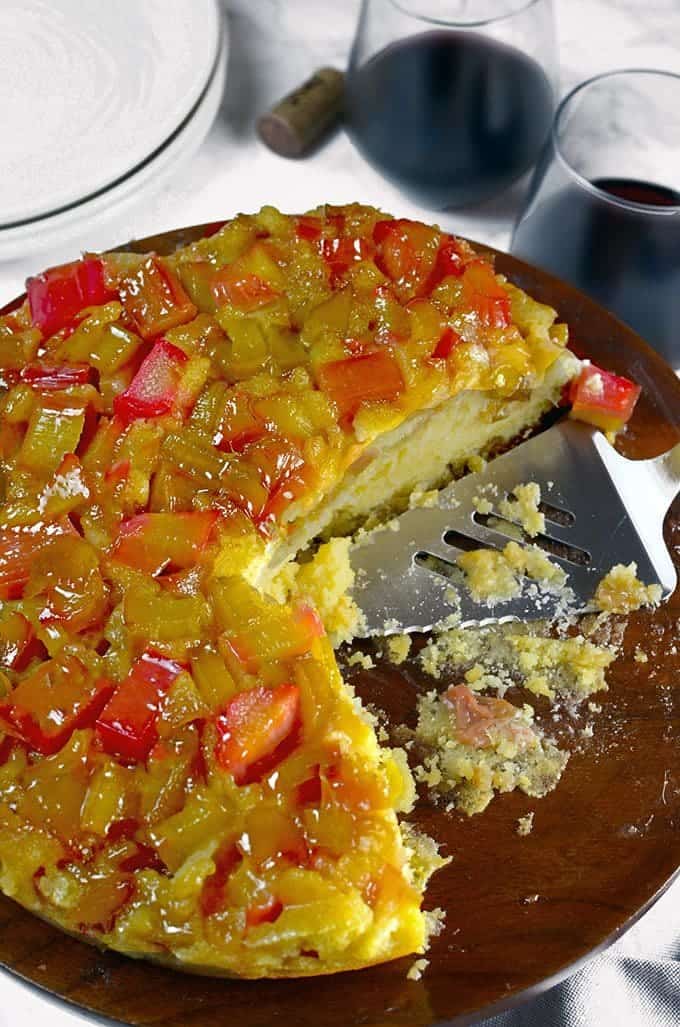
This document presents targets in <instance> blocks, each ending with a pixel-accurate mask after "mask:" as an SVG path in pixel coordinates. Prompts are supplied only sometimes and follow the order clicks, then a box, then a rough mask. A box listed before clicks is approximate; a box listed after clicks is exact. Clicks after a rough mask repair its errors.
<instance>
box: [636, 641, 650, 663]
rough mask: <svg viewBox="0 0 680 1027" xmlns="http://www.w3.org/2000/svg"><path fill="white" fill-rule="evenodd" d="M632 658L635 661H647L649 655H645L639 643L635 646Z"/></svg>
mask: <svg viewBox="0 0 680 1027" xmlns="http://www.w3.org/2000/svg"><path fill="white" fill-rule="evenodd" d="M633 659H634V660H635V662H636V663H649V657H648V656H647V653H646V652H645V651H644V649H641V648H640V646H639V645H638V646H636V647H635V653H634V654H633Z"/></svg>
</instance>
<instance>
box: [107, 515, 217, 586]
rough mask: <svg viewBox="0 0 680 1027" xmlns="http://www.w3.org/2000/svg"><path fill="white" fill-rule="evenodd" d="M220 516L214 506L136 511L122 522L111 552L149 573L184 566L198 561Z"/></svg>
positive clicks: (132, 565) (191, 565)
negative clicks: (167, 511) (209, 507)
mask: <svg viewBox="0 0 680 1027" xmlns="http://www.w3.org/2000/svg"><path fill="white" fill-rule="evenodd" d="M218 520H219V513H218V512H217V511H215V510H195V511H190V512H187V513H143V514H137V516H135V517H130V518H129V520H127V521H125V522H124V523H123V524H122V525H121V527H120V530H119V532H118V537H117V539H116V541H115V543H114V545H113V549H112V550H111V555H112V557H113V559H114V560H119V561H120V562H121V563H125V564H127V565H128V566H129V567H135V568H136V569H137V570H140V571H145V572H146V573H147V574H158V573H159V572H160V571H162V570H168V571H175V570H184V569H186V568H188V567H193V566H194V564H195V563H196V562H197V561H198V559H199V558H200V556H201V553H202V552H203V550H204V549H205V548H206V546H207V545H208V542H209V540H210V537H211V535H212V533H213V530H214V528H215V525H216V524H217V522H218Z"/></svg>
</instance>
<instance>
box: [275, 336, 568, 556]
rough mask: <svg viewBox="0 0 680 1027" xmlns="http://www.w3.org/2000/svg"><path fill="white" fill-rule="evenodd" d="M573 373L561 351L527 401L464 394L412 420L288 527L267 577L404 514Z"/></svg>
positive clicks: (500, 439)
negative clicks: (366, 526) (321, 546)
mask: <svg viewBox="0 0 680 1027" xmlns="http://www.w3.org/2000/svg"><path fill="white" fill-rule="evenodd" d="M578 366H579V361H578V359H577V358H576V357H575V356H574V355H573V353H571V352H569V351H568V350H565V351H564V352H563V353H562V354H561V355H560V357H559V358H558V359H557V360H556V361H555V363H554V364H553V365H552V366H551V367H550V368H549V370H548V372H547V373H546V376H545V379H544V380H543V382H542V383H541V384H540V385H539V386H537V387H536V388H535V389H534V390H533V391H532V392H531V393H530V394H529V396H528V397H523V398H521V399H509V400H505V401H502V402H501V401H500V400H498V399H497V398H496V397H493V396H492V395H490V394H489V393H486V392H476V391H472V390H470V391H466V392H462V393H459V394H458V395H457V396H455V397H453V398H452V399H449V400H446V401H445V402H443V403H441V404H440V406H438V407H436V408H435V409H431V410H426V411H421V412H419V413H417V414H413V415H412V416H411V417H410V418H408V419H407V420H406V421H404V422H403V423H402V424H400V425H399V426H398V427H397V428H395V429H393V430H392V431H390V432H387V433H386V434H385V435H383V436H381V437H380V438H378V439H376V440H375V441H374V442H372V443H371V444H370V445H369V446H368V447H367V448H366V449H365V450H364V452H363V453H362V455H361V456H360V457H359V458H358V459H357V460H356V462H355V463H354V464H353V465H352V466H351V467H350V468H349V470H348V471H347V472H346V474H345V475H344V477H343V480H342V482H341V483H340V485H339V486H338V487H337V489H336V490H335V491H334V492H332V493H331V494H330V495H329V496H327V497H326V498H325V500H324V501H323V503H322V504H320V505H318V506H317V507H315V508H314V509H313V510H312V511H311V512H310V513H309V514H307V515H306V516H305V517H304V518H303V519H301V520H300V521H299V522H293V525H292V528H291V530H290V532H289V535H288V537H287V539H286V540H285V542H281V543H280V544H279V545H278V546H277V547H276V549H275V550H274V552H273V553H272V554H271V557H270V563H269V565H268V568H267V571H268V570H270V569H276V568H277V567H280V566H281V564H283V563H285V561H286V560H288V559H291V558H292V557H293V556H295V554H296V553H298V552H300V551H301V550H303V549H304V548H305V547H306V546H307V545H308V544H309V542H310V541H311V540H312V539H314V538H317V537H319V536H325V537H330V536H333V535H346V534H348V533H350V532H351V531H353V530H354V529H356V528H357V527H358V526H359V525H361V524H362V523H363V522H365V521H366V520H367V519H368V518H369V517H370V518H371V520H372V521H379V520H381V519H384V518H385V516H386V514H388V513H393V512H398V511H399V510H402V509H405V508H406V507H407V506H408V503H409V497H410V496H411V495H412V493H414V492H415V493H424V492H427V491H428V490H429V489H432V488H435V487H438V486H440V485H441V484H443V483H444V482H446V481H447V480H448V479H449V478H450V477H451V476H452V475H453V474H455V473H456V472H458V471H460V470H462V469H463V468H464V467H465V465H466V463H467V462H468V461H469V460H470V457H471V456H473V455H481V456H484V455H486V454H487V453H489V452H490V451H491V450H493V449H494V448H496V447H497V446H499V445H502V444H503V443H507V442H509V441H511V440H512V439H514V438H517V437H518V436H519V435H521V434H522V432H523V431H525V430H526V429H527V428H528V427H531V426H532V425H534V424H536V423H537V422H538V421H539V420H540V418H541V417H542V415H543V414H544V413H546V412H547V411H548V410H549V409H551V408H552V407H554V406H555V405H556V403H557V402H558V401H559V397H560V393H561V391H562V387H563V386H564V384H565V383H566V382H568V381H569V380H570V379H571V378H572V377H573V376H574V374H575V373H576V371H577V369H578ZM267 571H265V573H267Z"/></svg>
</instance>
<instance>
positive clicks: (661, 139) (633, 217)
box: [512, 69, 680, 368]
mask: <svg viewBox="0 0 680 1027" xmlns="http://www.w3.org/2000/svg"><path fill="white" fill-rule="evenodd" d="M512 252H513V253H514V254H516V255H517V256H519V257H523V258H525V259H526V260H528V261H530V262H532V263H535V264H540V265H541V266H542V267H544V268H547V269H548V270H550V271H553V272H554V273H555V274H557V275H558V276H560V277H561V278H565V279H567V280H568V281H570V282H572V283H573V284H574V285H577V286H579V288H581V289H583V290H584V291H585V292H588V293H590V294H591V295H592V296H593V297H594V298H595V299H597V300H599V301H600V302H601V303H602V304H603V305H604V306H606V307H608V308H609V309H610V310H612V311H613V312H614V313H615V314H618V316H619V317H620V318H621V319H622V320H623V321H626V322H627V323H628V324H630V325H631V326H632V327H633V328H635V329H636V330H637V331H638V332H639V333H640V334H641V335H642V336H643V337H644V338H646V340H647V341H648V342H649V343H650V344H651V345H652V346H654V347H656V349H658V351H659V352H660V353H661V354H662V355H663V356H665V358H666V359H667V360H668V362H669V363H670V364H672V365H673V366H674V367H676V368H679V367H680V76H679V75H674V74H671V73H670V72H662V71H650V70H646V69H630V70H625V71H616V72H609V73H607V74H605V75H599V76H597V77H596V78H593V79H590V80H589V81H588V82H584V83H583V84H582V85H580V86H578V87H577V88H576V89H575V90H574V91H573V92H572V93H570V94H569V96H567V97H566V99H564V100H563V101H562V103H561V105H560V108H559V110H558V112H557V114H556V117H555V122H554V126H553V129H552V133H551V136H550V141H549V144H548V145H547V147H546V150H545V153H544V155H543V156H542V158H541V160H540V162H539V164H538V167H537V168H536V171H535V174H534V179H533V182H532V186H531V190H530V193H529V197H528V201H527V204H526V208H525V210H524V212H523V214H522V215H521V217H520V218H519V221H518V222H517V225H516V227H515V232H514V236H513V239H512Z"/></svg>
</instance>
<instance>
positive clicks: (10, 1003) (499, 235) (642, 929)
mask: <svg viewBox="0 0 680 1027" xmlns="http://www.w3.org/2000/svg"><path fill="white" fill-rule="evenodd" d="M1 2H2V0H0V3H1ZM222 2H223V4H224V7H225V11H226V15H227V18H228V20H229V25H230V30H231V53H230V64H229V71H228V76H227V87H226V91H225V98H224V102H223V105H222V108H221V110H220V113H219V116H218V118H217V121H216V123H215V125H214V127H213V129H212V131H211V133H210V135H209V137H208V139H207V140H206V142H205V143H204V144H203V146H202V147H201V149H200V151H199V152H198V153H197V154H196V155H195V156H194V157H193V158H192V160H191V162H190V163H189V165H188V166H185V167H184V168H182V169H179V170H178V172H177V175H176V176H175V177H174V178H173V179H171V180H170V181H169V183H168V184H167V185H166V186H165V187H164V188H163V189H162V191H161V192H160V193H159V194H158V195H157V196H156V197H155V198H154V199H153V200H152V201H145V202H144V204H143V205H142V206H141V207H140V208H138V209H136V210H133V211H131V212H130V211H128V213H127V214H126V217H125V219H124V220H121V219H113V220H110V221H108V222H107V223H106V225H104V226H101V227H98V226H97V225H93V226H92V227H91V229H90V230H88V231H87V232H84V233H83V235H82V237H81V239H80V244H81V246H82V248H89V249H104V248H106V247H108V246H112V245H114V244H115V243H117V242H120V241H122V240H126V239H129V238H132V237H140V236H143V235H146V234H150V233H152V232H158V231H161V230H163V229H166V228H168V229H169V228H175V227H178V226H180V225H188V224H196V223H200V222H203V221H214V220H216V219H218V218H223V217H228V216H230V215H232V214H234V213H236V212H237V211H238V210H246V211H248V210H253V209H256V208H257V207H259V206H260V205H262V204H263V203H273V204H275V205H277V206H279V207H280V208H281V209H283V210H286V211H295V210H304V209H305V208H308V207H311V206H314V205H315V204H317V203H321V202H324V201H331V202H338V203H342V202H346V201H350V200H362V201H364V202H368V203H375V204H376V205H378V206H381V207H383V208H384V209H385V210H389V211H392V212H393V213H395V214H402V215H409V214H411V215H415V216H418V215H421V216H422V217H424V218H425V219H427V218H428V215H427V212H424V211H419V210H418V209H417V208H415V207H413V206H412V205H410V204H408V203H406V202H405V201H404V200H402V199H401V198H400V196H399V195H398V194H397V193H396V191H395V190H394V189H393V188H392V187H391V186H389V185H387V184H386V183H385V182H383V181H382V180H381V179H380V177H379V176H378V175H377V174H376V173H375V172H373V171H372V170H371V169H370V168H369V167H368V166H367V165H366V164H365V163H364V162H363V161H362V159H361V158H360V157H359V156H358V155H357V154H356V153H355V151H354V150H353V148H352V146H351V144H350V143H349V141H348V140H347V138H346V137H345V136H344V135H342V134H340V135H338V136H336V137H335V138H334V139H333V140H332V142H331V143H330V144H329V145H328V146H327V147H325V148H324V149H322V150H321V151H319V152H318V153H317V154H315V156H314V157H313V158H312V159H310V160H307V161H301V162H292V161H286V160H284V159H282V158H279V157H276V156H274V155H273V154H271V153H270V152H269V151H267V150H266V149H265V148H264V147H263V146H262V145H261V144H259V143H258V141H257V140H256V138H255V135H254V130H253V122H254V118H255V115H256V114H257V113H258V112H260V111H262V110H263V109H265V108H266V107H267V106H269V105H270V104H271V103H272V102H273V101H274V100H276V99H277V98H278V97H279V96H281V95H282V94H283V93H285V92H287V91H288V90H289V89H290V88H291V87H293V86H294V85H296V84H297V83H299V82H300V81H301V80H302V79H303V78H304V77H305V76H306V75H308V74H309V73H310V72H311V71H312V70H313V69H314V68H315V67H318V66H320V65H322V64H329V63H330V64H336V65H337V66H344V64H345V63H346V59H347V54H348V50H349V46H350V43H351V39H352V34H353V29H354V24H355V20H356V16H357V11H358V6H359V4H358V0H222ZM556 7H557V18H558V33H559V42H560V59H561V89H562V92H565V91H567V90H568V89H570V88H571V87H572V86H573V85H574V84H576V82H578V81H579V80H581V79H583V78H587V77H589V76H591V75H593V74H595V73H597V72H600V71H606V70H609V69H612V68H621V67H631V66H636V67H657V68H664V69H666V70H669V71H680V49H679V47H680V0H556ZM522 188H523V185H522V186H520V187H519V188H515V189H513V190H512V191H511V192H510V193H508V194H507V195H506V196H504V197H501V198H500V199H498V200H496V201H493V202H491V203H488V204H485V205H484V206H481V207H478V208H476V209H474V210H467V211H466V212H465V213H464V214H462V213H451V214H447V215H444V216H441V217H439V218H438V220H439V221H440V222H441V223H442V224H445V225H446V227H448V228H452V229H455V230H457V231H459V232H460V233H461V234H465V235H468V236H470V237H471V238H476V239H478V240H480V241H484V242H487V243H490V244H492V245H497V246H500V247H504V246H507V244H508V240H509V236H510V230H511V227H512V223H513V220H514V217H515V214H516V212H517V206H518V204H519V202H520V201H521V196H522ZM76 255H77V254H76V253H75V252H74V248H73V246H72V245H67V246H64V247H61V248H57V249H53V250H51V251H47V252H43V253H41V254H39V255H37V256H35V257H33V258H29V259H26V260H22V261H13V262H10V263H5V264H0V305H1V304H2V303H4V302H6V301H7V300H9V299H11V298H12V297H13V296H14V295H16V294H17V293H18V292H20V291H21V290H22V288H23V282H24V279H25V277H26V276H27V275H28V274H29V273H32V272H34V271H36V270H38V269H39V268H40V267H41V266H47V265H48V264H54V263H58V262H60V261H63V260H67V259H72V258H73V257H74V256H76ZM674 925H675V927H676V932H675V933H676V936H677V938H678V942H677V943H676V944H675V946H673V943H672V941H671V939H672V937H673V927H674ZM663 938H665V939H667V941H668V946H667V947H666V946H664V948H665V951H666V952H668V953H669V954H670V953H671V952H672V953H673V955H674V956H675V958H677V956H678V951H677V950H678V944H680V882H679V883H677V884H676V885H675V886H674V888H673V889H671V891H670V892H669V893H668V894H667V896H666V897H665V898H664V899H662V900H661V902H660V903H659V904H658V905H657V906H656V907H655V909H654V910H653V911H652V912H651V913H650V914H648V916H647V917H646V918H644V919H643V921H642V922H641V924H640V925H639V926H638V927H637V928H634V929H633V930H632V931H631V932H630V933H629V935H628V936H627V937H626V938H625V939H624V942H623V943H622V944H623V947H622V949H620V951H622V952H625V954H628V955H631V956H636V957H638V958H644V957H645V956H646V955H648V956H650V957H651V956H653V955H654V954H656V952H657V951H658V949H659V947H660V942H661V940H662V939H663ZM607 967H608V964H604V963H603V964H602V969H601V971H599V970H598V976H597V978H596V980H597V982H598V986H596V987H595V988H594V989H592V990H591V991H590V992H589V993H588V998H587V1001H586V1003H585V1005H584V1007H583V1008H581V1009H580V1010H576V1011H575V1013H576V1015H575V1016H574V1017H573V1018H572V1017H571V1016H570V1022H571V1023H573V1024H575V1025H576V1024H578V1025H582V1024H583V1025H585V1024H588V1025H591V1024H593V1025H597V1027H600V1025H602V1027H609V1025H610V1024H612V1025H616V1027H626V1025H627V1024H628V1023H635V1024H636V1025H638V1024H645V1025H646V1024H649V1027H657V1025H659V1027H671V1025H675V1024H680V1012H679V1013H678V1016H677V1018H676V1016H675V1014H674V1013H669V1012H668V1011H666V1012H663V1013H652V1012H651V1011H650V1012H649V1013H647V1012H645V1009H644V1008H642V1007H639V1009H638V1012H639V1013H640V1017H637V1016H636V1018H635V1019H629V1018H628V1017H629V1016H631V1017H632V1016H633V1015H634V1014H635V1010H636V1008H638V1007H637V999H636V998H635V996H634V995H632V993H631V994H630V995H629V994H627V993H624V992H621V991H620V990H618V991H617V988H616V984H615V982H614V981H613V980H612V979H611V978H610V977H609V976H608V973H609V971H608V969H607ZM678 1003H679V1005H678V1008H679V1010H680V998H679V999H678ZM648 1008H649V1007H648ZM572 1012H574V1011H572ZM228 1016H229V1014H228V1009H225V1023H226V1022H228ZM669 1016H670V1019H669ZM85 1022H86V1021H85V1019H83V1018H81V1017H80V1016H78V1015H77V1014H74V1013H71V1012H70V1011H67V1010H66V1009H65V1008H63V1007H60V1006H55V1005H52V1004H50V1003H48V1002H47V1001H45V1000H43V999H42V998H41V997H39V996H38V995H37V994H36V993H34V992H33V991H30V990H28V989H26V988H25V987H24V986H22V985H20V984H19V983H17V982H16V981H15V980H14V979H12V978H10V977H8V976H3V977H1V978H0V1027H10V1025H12V1027H16V1025H21V1027H23V1025H28V1024H36V1025H40V1027H76V1025H77V1024H83V1023H85ZM526 1022H527V1023H528V1022H531V1023H540V1025H541V1027H560V1025H561V1024H562V1023H563V1022H564V1021H562V1020H561V1019H560V1020H559V1021H555V1020H553V1019H552V1017H551V1018H550V1019H549V1020H547V1019H543V1018H541V1020H540V1021H535V1020H534V1019H533V1018H532V1019H531V1021H529V1020H527V1021H526Z"/></svg>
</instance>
